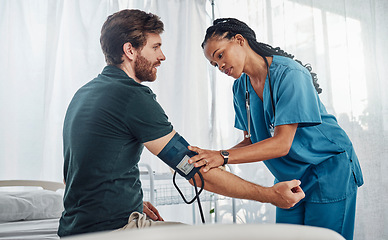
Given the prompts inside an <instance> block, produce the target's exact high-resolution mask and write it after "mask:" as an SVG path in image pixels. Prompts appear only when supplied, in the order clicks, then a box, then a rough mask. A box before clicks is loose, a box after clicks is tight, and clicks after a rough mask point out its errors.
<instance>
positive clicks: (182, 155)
mask: <svg viewBox="0 0 388 240" xmlns="http://www.w3.org/2000/svg"><path fill="white" fill-rule="evenodd" d="M188 146H189V143H188V142H186V140H185V139H184V138H183V137H182V136H181V135H179V134H178V133H176V134H175V135H174V137H172V138H171V140H170V141H169V142H168V143H167V145H166V146H165V147H164V148H163V150H162V151H161V152H160V153H159V154H158V157H159V158H160V159H161V160H162V161H163V162H165V163H166V164H167V165H168V166H170V167H171V168H173V169H174V170H175V171H177V172H178V173H179V174H180V175H181V176H182V177H184V178H186V179H187V180H189V179H191V178H193V177H194V175H195V174H196V173H197V172H198V171H199V168H196V167H194V164H189V162H188V161H189V159H190V158H191V157H193V156H195V155H196V154H197V153H195V152H193V151H190V150H189V149H188V148H187V147H188Z"/></svg>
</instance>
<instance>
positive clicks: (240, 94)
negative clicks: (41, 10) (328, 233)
mask: <svg viewBox="0 0 388 240" xmlns="http://www.w3.org/2000/svg"><path fill="white" fill-rule="evenodd" d="M270 76H271V86H272V91H273V103H274V105H275V116H276V117H274V113H273V108H272V103H271V94H270V88H269V85H268V84H269V81H268V76H267V79H266V82H265V86H264V91H263V101H262V100H261V99H260V98H259V97H258V95H257V94H256V92H255V91H254V89H253V87H252V85H251V84H250V81H249V76H248V75H246V74H242V75H241V77H240V78H238V79H237V80H236V81H235V82H234V85H233V93H234V107H235V113H236V116H235V127H236V128H238V129H241V130H245V131H247V129H248V124H247V111H246V107H245V90H246V87H245V81H246V80H248V91H249V93H250V94H249V95H250V104H251V141H252V143H256V142H259V141H262V140H264V139H267V138H270V137H271V134H270V129H271V126H279V125H284V124H293V123H298V128H297V131H296V133H295V137H294V141H293V143H292V146H291V149H290V151H289V153H288V154H287V155H286V156H284V157H280V158H275V159H270V160H266V161H264V163H265V164H266V166H267V167H268V169H269V170H270V171H271V172H272V174H273V175H274V176H275V178H276V180H277V181H286V180H292V179H300V180H301V181H302V185H301V187H302V188H303V190H304V191H305V192H306V198H305V200H306V201H310V202H333V201H338V200H342V199H344V198H345V197H346V196H347V195H349V194H351V193H353V192H354V190H355V189H356V188H357V186H361V185H362V184H363V177H362V173H361V168H360V165H359V162H358V158H357V155H356V154H355V152H354V149H353V146H352V143H351V141H350V139H349V137H348V136H347V135H346V133H345V131H344V130H343V129H342V128H341V127H340V126H339V125H338V123H337V120H336V118H335V117H334V116H333V115H331V114H328V113H327V111H326V108H325V106H324V105H323V104H322V102H321V101H320V99H319V96H318V93H317V92H316V90H315V88H314V85H313V83H312V80H311V75H310V73H309V71H308V70H307V69H306V68H305V67H303V66H302V65H300V64H299V63H297V62H296V61H294V60H292V59H290V58H287V57H282V56H277V55H274V56H273V61H272V63H271V66H270Z"/></svg>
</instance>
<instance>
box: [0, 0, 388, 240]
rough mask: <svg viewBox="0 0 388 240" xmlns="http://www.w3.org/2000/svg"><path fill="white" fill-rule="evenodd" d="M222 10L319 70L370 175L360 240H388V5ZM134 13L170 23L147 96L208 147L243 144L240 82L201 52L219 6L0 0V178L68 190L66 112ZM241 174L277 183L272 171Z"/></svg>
mask: <svg viewBox="0 0 388 240" xmlns="http://www.w3.org/2000/svg"><path fill="white" fill-rule="evenodd" d="M214 7H215V8H214V10H215V11H214V12H215V17H216V18H218V17H235V18H238V19H240V20H243V21H245V22H246V23H248V24H249V25H250V26H251V27H252V28H253V29H254V30H255V32H256V34H257V37H258V40H260V41H262V42H266V43H269V44H271V45H273V46H279V47H281V48H282V49H284V50H285V51H287V52H289V53H292V54H294V55H295V57H296V58H297V59H299V60H301V61H303V62H304V63H310V64H311V65H312V67H313V71H314V72H316V73H317V74H318V81H319V84H320V85H321V87H322V89H323V93H322V94H320V96H321V99H322V101H323V102H324V103H325V105H326V107H327V109H328V111H330V112H331V113H333V114H335V115H336V116H337V118H338V120H339V122H340V125H341V126H342V127H343V128H344V129H345V130H346V131H347V133H348V135H349V136H350V138H351V139H352V141H353V143H354V146H355V148H356V152H357V154H358V156H359V159H360V164H361V167H362V170H363V173H364V178H365V184H364V186H362V187H361V188H360V190H359V195H358V203H357V217H356V234H355V239H387V238H388V230H387V228H386V226H387V225H388V223H387V216H388V210H387V209H388V203H387V201H386V199H387V197H388V193H387V191H386V186H387V185H388V177H387V176H388V175H387V174H386V173H387V172H388V163H387V162H386V161H384V160H386V159H385V155H386V154H387V153H388V145H387V135H388V120H387V118H388V96H387V90H386V89H387V87H388V83H387V81H386V80H387V79H386V76H387V75H388V70H387V68H386V66H385V64H386V63H387V62H388V61H387V60H388V59H387V58H388V47H387V45H386V43H385V41H386V40H387V39H388V28H387V27H386V26H387V25H388V17H387V15H386V12H387V11H388V1H386V0H325V1H320V0H239V1H236V0H215V1H214ZM124 8H139V9H142V10H145V11H147V12H148V11H151V12H153V13H155V14H157V15H159V16H160V17H161V19H162V21H163V22H164V23H165V33H164V34H163V35H162V39H163V46H162V49H163V50H164V53H165V55H166V57H167V60H166V61H165V62H164V63H163V64H162V66H161V67H160V68H159V70H158V79H157V81H156V82H155V83H151V84H149V86H150V87H151V88H152V89H153V90H154V91H155V93H156V94H157V97H158V101H159V102H160V103H161V105H162V106H163V107H164V109H165V111H166V113H167V115H168V116H169V118H170V120H171V122H172V123H173V125H174V128H175V129H176V130H177V131H178V132H180V133H181V134H182V135H183V136H184V137H185V138H186V140H188V141H189V142H190V143H192V144H194V145H198V146H200V147H205V148H214V149H221V148H228V147H231V146H233V145H234V144H236V143H237V142H238V141H239V140H241V137H242V133H240V132H239V131H237V130H235V129H234V128H233V123H234V112H233V105H232V92H231V86H232V84H233V79H229V78H227V77H225V76H222V74H220V73H218V72H217V71H216V70H215V69H214V68H212V67H210V65H209V64H208V63H207V61H206V59H205V58H204V57H203V54H202V50H201V48H200V44H201V42H202V40H203V36H204V32H205V30H206V28H207V26H209V25H210V20H211V16H212V9H211V3H210V1H209V0H195V1H193V0H159V1H157V0H147V1H141V0H132V1H130V0H82V1H80V0H34V1H29V0H2V1H0V36H1V37H0V53H1V54H0V114H1V115H0V116H1V118H0V134H1V135H0V179H44V180H54V181H61V179H62V164H63V157H62V124H63V118H64V114H65V111H66V108H67V105H68V104H69V102H70V99H71V98H72V96H73V94H74V93H75V91H76V90H77V89H78V88H79V87H80V86H82V85H83V84H85V83H86V82H88V81H89V80H91V79H92V78H93V77H95V76H96V75H97V74H98V73H99V72H101V70H102V68H103V67H104V66H105V62H104V57H103V54H102V52H101V49H100V45H99V35H100V29H101V26H102V23H103V22H104V21H105V19H106V17H107V16H108V15H110V14H111V13H113V12H116V11H118V10H121V9H124ZM142 161H143V162H145V163H149V164H151V165H152V167H153V169H154V170H156V171H157V172H167V171H169V170H168V168H167V167H166V166H165V165H164V164H163V163H161V162H160V161H159V160H157V159H156V158H155V157H153V156H152V155H151V154H149V153H148V152H145V153H144V155H143V159H142ZM232 171H233V172H235V173H236V174H238V175H240V176H241V177H243V178H245V179H248V180H250V181H254V182H257V183H259V184H262V185H266V186H270V185H272V181H273V177H272V176H271V174H269V173H268V171H267V169H266V168H265V167H264V165H263V164H246V165H241V166H233V167H232ZM333 184H335V183H333ZM218 204H219V205H218V207H217V212H216V214H213V215H211V216H210V217H209V216H207V218H212V221H213V220H214V219H216V221H217V222H223V223H228V222H232V221H233V217H232V214H231V213H232V208H231V200H230V199H224V200H220V201H218ZM212 207H213V206H209V207H208V208H212ZM185 211H186V210H185ZM169 212H170V214H171V216H169V218H171V219H172V220H174V219H175V220H176V219H178V220H180V219H179V217H178V216H177V214H176V213H171V212H172V211H171V209H170V211H169ZM175 212H176V211H175ZM236 212H237V215H236V216H237V220H236V222H237V223H272V222H274V208H273V206H271V205H269V204H261V203H256V202H252V201H243V200H239V201H237V202H236ZM207 215H209V214H207ZM186 220H187V219H183V220H182V221H186Z"/></svg>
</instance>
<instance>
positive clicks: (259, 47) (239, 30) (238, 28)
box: [201, 18, 322, 93]
mask: <svg viewBox="0 0 388 240" xmlns="http://www.w3.org/2000/svg"><path fill="white" fill-rule="evenodd" d="M236 34H241V35H242V36H243V37H244V38H245V39H247V41H248V44H249V46H250V47H251V48H252V50H253V51H255V52H256V53H257V54H259V55H260V56H261V57H263V58H265V57H269V56H273V55H279V56H284V57H288V58H291V59H293V60H295V61H296V62H298V63H299V64H301V65H302V66H303V67H305V68H306V69H307V70H308V71H309V72H310V75H311V79H312V81H313V84H314V87H315V90H316V91H317V92H318V93H321V92H322V89H321V88H320V87H319V84H318V78H317V74H316V73H313V72H312V67H311V65H310V64H305V65H303V63H302V62H301V61H299V60H297V59H294V55H291V54H289V53H287V52H285V51H283V50H282V49H280V48H279V47H276V48H274V47H272V46H270V45H268V44H265V43H261V42H258V41H257V40H256V34H255V32H254V31H253V30H252V29H251V28H250V27H249V26H248V25H247V24H246V23H244V22H242V21H240V20H237V19H235V18H219V19H216V20H214V22H213V26H210V27H209V28H208V29H207V30H206V35H205V39H204V40H203V42H202V45H201V46H202V48H204V47H205V44H206V42H207V41H208V40H209V39H210V38H213V37H219V38H227V39H232V38H233V37H234V36H235V35H236Z"/></svg>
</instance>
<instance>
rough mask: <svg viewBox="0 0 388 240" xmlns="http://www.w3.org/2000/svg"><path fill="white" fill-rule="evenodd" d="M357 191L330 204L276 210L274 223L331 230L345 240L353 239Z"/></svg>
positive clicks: (310, 204)
mask: <svg viewBox="0 0 388 240" xmlns="http://www.w3.org/2000/svg"><path fill="white" fill-rule="evenodd" d="M356 197H357V190H356V191H355V192H354V193H353V194H352V195H351V196H348V197H347V198H346V199H344V200H341V201H338V202H332V203H310V202H301V203H300V204H298V205H297V206H295V207H293V208H291V209H281V208H276V223H291V224H300V225H309V226H316V227H324V228H329V229H332V230H334V231H336V232H338V233H339V234H341V235H342V236H343V237H344V238H345V239H346V240H352V239H353V233H354V220H355V215H356Z"/></svg>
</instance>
